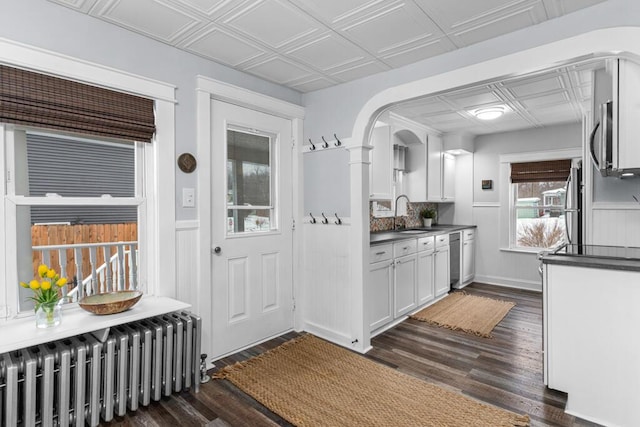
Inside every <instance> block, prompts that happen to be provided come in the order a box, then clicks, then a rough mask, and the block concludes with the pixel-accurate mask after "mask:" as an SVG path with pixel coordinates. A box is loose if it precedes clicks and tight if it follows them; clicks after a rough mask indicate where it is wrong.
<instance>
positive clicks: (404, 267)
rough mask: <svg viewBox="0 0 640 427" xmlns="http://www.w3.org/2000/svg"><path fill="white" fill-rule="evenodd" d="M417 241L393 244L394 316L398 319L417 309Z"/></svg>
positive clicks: (411, 240)
mask: <svg viewBox="0 0 640 427" xmlns="http://www.w3.org/2000/svg"><path fill="white" fill-rule="evenodd" d="M416 252H417V239H410V240H403V241H400V242H396V243H394V244H393V264H394V266H393V271H394V273H393V274H394V282H393V286H394V294H393V297H394V298H393V299H394V302H393V304H394V315H395V317H396V318H397V317H400V316H402V315H403V314H406V313H408V312H410V311H411V310H413V309H414V308H416V307H417V303H416V286H417V284H418V256H417V254H416Z"/></svg>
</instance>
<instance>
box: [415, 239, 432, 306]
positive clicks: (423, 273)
mask: <svg viewBox="0 0 640 427" xmlns="http://www.w3.org/2000/svg"><path fill="white" fill-rule="evenodd" d="M434 249H435V239H434V237H433V236H429V237H422V238H419V239H418V285H417V292H418V295H417V303H418V306H421V305H424V304H426V303H428V302H430V301H431V300H433V298H434V296H435V289H434V286H433V272H434V255H433V254H434Z"/></svg>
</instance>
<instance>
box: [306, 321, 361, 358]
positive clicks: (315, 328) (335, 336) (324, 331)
mask: <svg viewBox="0 0 640 427" xmlns="http://www.w3.org/2000/svg"><path fill="white" fill-rule="evenodd" d="M303 329H304V331H305V332H309V333H310V334H313V335H316V336H318V337H320V338H322V339H325V340H327V341H331V342H332V343H334V344H338V345H339V346H342V347H346V348H349V349H351V350H355V351H357V352H359V353H364V348H363V347H362V343H359V342H358V343H355V344H352V343H351V341H352V340H353V338H351V337H350V336H347V335H345V334H343V333H342V332H337V331H334V330H331V329H328V328H325V327H324V326H320V325H318V324H315V323H313V322H308V321H304V322H303Z"/></svg>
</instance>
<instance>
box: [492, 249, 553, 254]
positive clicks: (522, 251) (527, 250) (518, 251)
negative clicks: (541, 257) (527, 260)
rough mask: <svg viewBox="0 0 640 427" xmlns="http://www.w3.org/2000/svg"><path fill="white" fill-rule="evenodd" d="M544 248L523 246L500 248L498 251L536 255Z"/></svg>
mask: <svg viewBox="0 0 640 427" xmlns="http://www.w3.org/2000/svg"><path fill="white" fill-rule="evenodd" d="M544 250H546V249H541V248H535V249H524V248H500V252H515V253H519V254H532V255H538V253H540V252H541V251H544Z"/></svg>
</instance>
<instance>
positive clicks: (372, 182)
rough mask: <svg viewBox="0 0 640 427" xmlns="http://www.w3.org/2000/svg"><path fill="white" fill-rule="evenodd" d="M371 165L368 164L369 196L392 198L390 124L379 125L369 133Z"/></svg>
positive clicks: (376, 198) (381, 198)
mask: <svg viewBox="0 0 640 427" xmlns="http://www.w3.org/2000/svg"><path fill="white" fill-rule="evenodd" d="M371 144H372V145H373V150H371V165H370V166H369V198H371V199H374V200H391V199H392V198H393V142H392V138H391V127H390V126H379V127H376V128H374V129H373V131H372V133H371Z"/></svg>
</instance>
